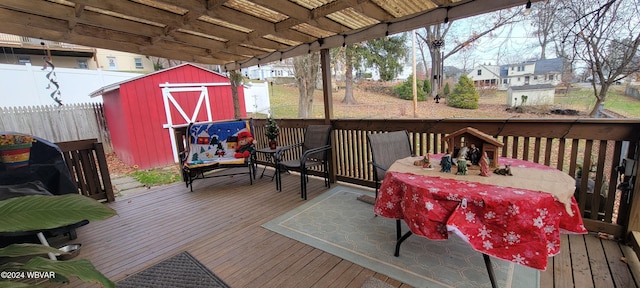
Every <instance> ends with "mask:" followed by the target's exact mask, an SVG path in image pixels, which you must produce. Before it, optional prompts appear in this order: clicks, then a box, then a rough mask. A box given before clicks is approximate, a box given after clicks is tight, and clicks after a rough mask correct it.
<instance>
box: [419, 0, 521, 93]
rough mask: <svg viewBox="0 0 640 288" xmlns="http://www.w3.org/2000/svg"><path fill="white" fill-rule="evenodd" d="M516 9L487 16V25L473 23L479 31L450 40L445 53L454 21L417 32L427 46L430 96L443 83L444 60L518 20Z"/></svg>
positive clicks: (519, 17)
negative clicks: (444, 49)
mask: <svg viewBox="0 0 640 288" xmlns="http://www.w3.org/2000/svg"><path fill="white" fill-rule="evenodd" d="M516 10H517V9H515V10H504V11H499V12H496V13H494V14H491V15H490V16H487V17H488V19H485V21H484V23H487V24H488V25H475V26H474V27H476V28H477V27H480V26H481V30H480V31H479V32H478V31H472V32H471V33H469V34H467V35H468V36H467V37H466V38H463V39H462V40H460V41H452V42H453V47H452V48H451V50H449V52H446V53H443V48H444V44H445V37H446V36H447V33H448V32H449V31H450V29H451V27H452V25H453V24H454V22H455V21H449V22H448V23H441V24H436V25H432V26H429V27H425V28H424V32H423V33H417V35H418V37H419V38H420V39H421V40H422V41H423V42H424V43H426V44H427V46H428V47H429V54H430V56H431V73H432V77H431V79H432V89H431V96H435V95H436V94H437V93H438V92H439V90H440V89H441V87H440V86H441V85H442V84H443V82H442V80H443V75H444V73H443V71H442V70H443V63H444V60H446V59H447V58H449V57H451V56H452V55H454V54H456V53H458V52H460V51H463V50H465V49H469V48H470V46H471V45H472V44H473V43H474V42H475V41H477V40H478V39H480V38H481V37H483V36H487V35H490V34H491V33H492V32H494V31H495V30H497V29H498V28H500V27H503V26H505V25H508V24H513V23H516V22H518V21H520V20H521V19H522V17H521V14H522V13H521V11H519V10H518V11H516ZM425 62H426V61H425Z"/></svg>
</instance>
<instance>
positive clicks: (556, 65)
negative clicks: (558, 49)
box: [533, 58, 562, 75]
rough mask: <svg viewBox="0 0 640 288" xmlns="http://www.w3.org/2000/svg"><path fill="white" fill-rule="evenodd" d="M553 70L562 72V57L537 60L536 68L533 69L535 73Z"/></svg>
mask: <svg viewBox="0 0 640 288" xmlns="http://www.w3.org/2000/svg"><path fill="white" fill-rule="evenodd" d="M552 72H556V73H560V72H562V58H554V59H542V60H538V61H536V68H535V70H534V71H533V74H536V75H540V74H546V73H552Z"/></svg>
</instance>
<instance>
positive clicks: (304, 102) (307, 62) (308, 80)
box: [293, 52, 320, 118]
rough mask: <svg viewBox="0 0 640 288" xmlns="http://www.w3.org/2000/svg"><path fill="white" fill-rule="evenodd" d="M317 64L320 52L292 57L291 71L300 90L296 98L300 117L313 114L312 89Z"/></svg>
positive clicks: (314, 82)
mask: <svg viewBox="0 0 640 288" xmlns="http://www.w3.org/2000/svg"><path fill="white" fill-rule="evenodd" d="M319 65H320V53H318V52H311V53H309V54H307V55H304V56H298V57H295V58H293V70H294V71H293V72H294V75H295V77H296V80H297V81H298V91H299V92H300V98H299V100H298V117H300V118H310V117H312V116H313V91H314V90H315V89H316V81H317V80H318V67H319Z"/></svg>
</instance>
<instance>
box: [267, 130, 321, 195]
mask: <svg viewBox="0 0 640 288" xmlns="http://www.w3.org/2000/svg"><path fill="white" fill-rule="evenodd" d="M330 135H331V125H309V126H308V127H307V129H306V130H305V132H304V142H303V143H297V144H294V145H291V146H287V147H283V148H282V149H280V150H278V152H276V155H275V159H276V189H277V190H278V191H282V175H281V173H280V172H281V171H287V170H292V171H298V172H300V196H301V197H302V198H304V200H307V182H308V181H309V175H308V172H309V169H310V168H313V167H323V175H324V186H325V187H330V185H331V184H330V183H329V157H328V155H329V153H328V152H329V151H330V150H331V143H330V141H331V137H330ZM299 147H300V148H301V153H300V154H299V156H298V158H294V159H292V160H284V161H282V160H283V159H284V158H283V157H284V156H285V155H286V154H287V153H289V154H288V155H291V153H295V152H297V151H300V148H299ZM296 148H298V149H296ZM294 157H295V156H294Z"/></svg>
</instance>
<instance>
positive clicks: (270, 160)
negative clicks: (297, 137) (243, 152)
mask: <svg viewBox="0 0 640 288" xmlns="http://www.w3.org/2000/svg"><path fill="white" fill-rule="evenodd" d="M282 147H283V146H276V149H271V148H269V147H265V148H260V149H257V150H256V154H257V153H260V154H265V156H266V159H267V164H273V167H274V168H275V167H276V165H278V161H277V159H276V157H275V155H276V152H278V150H280V149H281V148H282ZM265 170H267V165H264V168H263V169H262V174H260V179H262V177H263V176H264V171H265ZM276 170H277V169H276ZM275 176H276V174H275V172H274V173H273V175H271V176H270V177H271V181H273V179H274V177H275ZM267 177H269V175H267Z"/></svg>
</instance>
